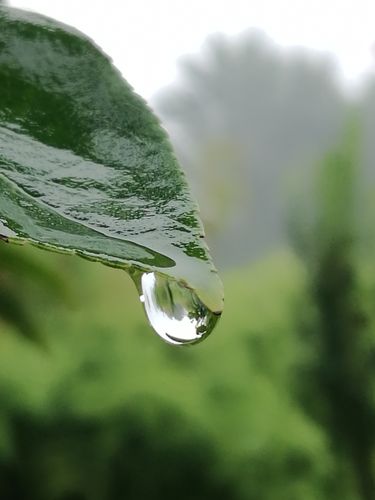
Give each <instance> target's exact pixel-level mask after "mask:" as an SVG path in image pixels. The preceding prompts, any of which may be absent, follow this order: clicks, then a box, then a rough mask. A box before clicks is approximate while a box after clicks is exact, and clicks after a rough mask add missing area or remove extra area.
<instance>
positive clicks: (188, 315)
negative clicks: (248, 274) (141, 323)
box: [140, 273, 220, 345]
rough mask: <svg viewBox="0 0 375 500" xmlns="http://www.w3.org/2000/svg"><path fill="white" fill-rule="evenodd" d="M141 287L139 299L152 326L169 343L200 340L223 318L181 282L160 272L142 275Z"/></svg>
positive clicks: (190, 342)
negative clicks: (208, 307)
mask: <svg viewBox="0 0 375 500" xmlns="http://www.w3.org/2000/svg"><path fill="white" fill-rule="evenodd" d="M140 288H141V291H142V294H141V295H140V300H141V302H142V303H143V306H144V309H145V311H146V314H147V317H148V319H149V321H150V323H151V326H152V327H153V329H154V330H155V331H156V333H157V334H158V335H159V336H160V337H161V338H162V339H163V340H165V341H166V342H168V343H170V344H175V345H183V344H194V343H196V342H200V341H201V340H203V339H204V338H205V337H207V336H208V335H209V334H210V333H211V331H212V330H213V328H214V326H215V324H216V322H217V320H218V319H219V317H220V314H215V313H213V312H211V311H210V310H209V309H207V307H206V306H205V305H204V304H203V303H202V302H201V301H200V300H199V298H198V297H197V295H196V294H195V293H194V292H193V291H192V290H190V289H189V288H187V287H186V286H184V285H183V284H182V283H180V282H178V281H176V280H173V279H169V278H167V277H165V276H162V275H159V274H157V273H144V274H142V276H141V283H140Z"/></svg>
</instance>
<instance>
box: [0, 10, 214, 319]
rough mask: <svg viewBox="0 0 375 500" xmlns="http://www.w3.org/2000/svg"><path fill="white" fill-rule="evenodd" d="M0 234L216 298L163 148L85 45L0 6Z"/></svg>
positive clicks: (160, 135)
mask: <svg viewBox="0 0 375 500" xmlns="http://www.w3.org/2000/svg"><path fill="white" fill-rule="evenodd" d="M0 190H1V198H0V235H2V237H3V238H6V239H7V240H8V241H10V242H15V243H17V242H29V243H31V244H34V245H37V246H40V247H42V248H46V249H51V250H57V251H64V252H71V253H75V254H78V255H81V256H83V257H85V258H89V259H93V260H97V261H100V262H102V263H104V264H107V265H110V266H115V267H120V268H124V269H126V270H128V271H130V272H132V271H133V270H141V271H158V272H161V273H162V274H165V275H167V276H170V277H172V278H174V279H177V280H181V281H182V282H184V283H185V284H186V286H188V287H189V288H191V289H193V290H194V291H195V292H196V293H197V295H198V297H199V298H200V299H201V300H202V302H203V303H204V304H205V305H206V306H207V307H209V308H210V309H211V310H212V311H221V310H222V288H221V283H220V280H219V278H218V276H217V273H216V271H215V268H214V266H213V264H212V261H211V258H210V256H209V253H208V250H207V247H206V245H205V243H204V240H203V229H202V225H201V222H200V219H199V216H198V211H197V207H196V205H195V203H194V202H193V201H192V199H191V196H190V193H189V189H188V186H187V183H186V180H185V177H184V175H183V173H182V172H181V170H180V168H179V166H178V164H177V161H176V159H175V156H174V153H173V151H172V149H171V146H170V143H169V141H168V138H167V136H166V134H165V132H164V130H163V129H162V127H161V126H160V124H159V122H158V120H157V119H156V118H155V116H154V115H153V114H152V112H151V111H150V109H149V108H148V107H147V106H146V104H145V103H144V101H143V100H142V99H141V98H140V97H139V96H137V95H136V94H135V93H134V92H133V91H132V89H131V87H130V86H129V85H128V84H127V83H126V82H125V81H124V79H123V78H122V77H121V75H120V73H119V72H118V71H117V70H116V68H114V67H113V65H112V64H111V61H110V60H109V59H108V57H106V56H105V55H104V54H103V53H102V52H101V51H100V49H99V48H98V47H96V46H95V45H94V44H93V43H92V41H91V40H90V39H88V38H87V37H86V36H84V35H82V34H81V33H79V32H78V31H76V30H75V29H73V28H71V27H68V26H65V25H63V24H60V23H58V22H56V21H53V20H51V19H48V18H45V17H43V16H40V15H37V14H33V13H29V12H24V11H21V10H17V9H13V8H10V7H5V6H2V7H0Z"/></svg>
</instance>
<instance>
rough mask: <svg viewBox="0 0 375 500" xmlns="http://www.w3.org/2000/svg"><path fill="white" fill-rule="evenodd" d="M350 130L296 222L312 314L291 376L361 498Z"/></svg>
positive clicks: (368, 362)
mask: <svg viewBox="0 0 375 500" xmlns="http://www.w3.org/2000/svg"><path fill="white" fill-rule="evenodd" d="M357 135H358V134H357V132H356V131H354V127H353V128H351V129H350V132H348V133H347V135H346V137H345V141H344V143H343V144H342V145H341V147H340V148H339V149H338V150H336V151H334V152H332V153H330V154H328V155H327V157H326V159H325V161H324V162H323V164H322V168H321V170H320V174H319V176H318V183H317V190H316V193H315V203H314V212H315V213H314V215H313V217H312V218H311V219H310V224H309V223H308V221H307V220H306V219H305V220H303V221H301V225H300V229H303V233H301V232H300V233H299V238H298V239H297V241H299V250H300V251H301V252H302V255H303V257H304V258H305V259H307V263H308V269H309V284H310V290H311V297H312V302H313V305H314V308H315V314H314V315H313V318H314V319H313V321H312V322H310V324H309V326H308V327H307V329H305V330H304V331H305V334H306V333H307V332H309V335H308V336H307V338H308V339H309V341H310V342H309V353H310V354H309V358H310V361H309V362H306V360H304V361H305V366H304V368H303V370H302V371H304V372H305V377H304V378H302V379H301V378H300V377H298V378H299V381H300V384H301V386H300V393H301V395H302V397H303V400H304V402H305V406H306V407H307V408H308V409H309V410H310V411H311V412H312V414H313V415H314V416H315V417H316V418H317V419H318V420H319V421H320V423H321V424H323V425H324V426H325V427H326V429H327V431H328V435H329V436H330V438H331V441H332V443H333V445H334V449H335V451H336V453H337V455H338V457H339V459H338V462H337V481H338V482H341V483H342V482H344V483H345V482H349V483H350V478H351V477H356V478H357V482H358V485H359V491H360V496H361V498H363V499H364V500H373V499H374V498H375V477H374V463H373V456H374V451H375V406H374V398H373V380H374V377H375V365H374V362H373V360H374V354H375V340H374V331H373V323H372V322H371V319H370V317H369V315H368V314H367V311H366V308H365V304H366V302H367V299H366V296H365V291H364V289H363V287H362V286H361V282H360V270H359V266H360V261H359V259H358V256H359V255H360V254H359V243H360V240H359V236H360V227H361V225H362V220H359V219H358V211H357V208H358V201H357V200H358V197H359V195H360V193H361V191H360V184H359V179H360V175H359V173H360V172H359V169H358V164H359V154H358V151H359V145H358V140H357ZM310 208H311V206H310ZM300 213H301V212H300ZM311 220H312V221H313V224H311ZM372 220H373V219H372ZM307 227H310V229H312V230H311V231H310V232H309V231H306V228H307ZM301 243H302V245H301ZM305 313H306V311H305ZM305 340H306V338H305ZM309 387H310V389H308V388H309ZM314 394H315V397H312V395H314ZM351 471H352V472H351ZM348 487H349V486H348ZM349 498H351V497H349Z"/></svg>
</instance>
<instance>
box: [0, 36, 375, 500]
mask: <svg viewBox="0 0 375 500" xmlns="http://www.w3.org/2000/svg"><path fill="white" fill-rule="evenodd" d="M181 75H182V77H181V78H180V79H179V81H178V82H177V83H176V84H174V85H173V86H171V87H169V88H166V89H165V90H164V91H162V92H160V93H159V95H157V96H156V98H155V99H154V101H153V106H154V107H155V109H156V111H157V113H158V114H159V116H160V117H161V119H162V121H163V124H164V125H165V126H166V128H167V129H168V131H169V133H170V135H171V138H172V140H173V143H174V146H175V149H176V152H177V154H178V156H179V159H180V161H181V163H182V165H183V166H184V168H185V170H186V172H187V174H188V177H189V180H190V182H191V184H192V186H193V190H194V191H195V194H196V197H197V198H198V200H199V203H200V206H201V211H202V217H203V219H204V221H205V223H206V228H207V236H208V240H209V243H210V246H211V249H212V253H213V254H214V256H215V257H216V260H217V262H218V263H219V267H220V269H221V271H222V275H223V278H224V283H225V288H226V308H225V313H224V315H223V318H222V320H221V322H220V324H219V326H218V328H217V330H216V331H215V333H214V334H213V335H212V337H210V338H209V340H208V341H206V342H205V343H203V344H200V345H199V346H197V347H194V348H175V347H172V346H168V345H164V344H162V343H161V341H160V339H159V338H158V337H157V336H156V335H153V332H152V330H151V328H150V327H148V326H147V324H146V320H145V317H144V315H143V312H142V309H141V304H140V303H139V300H138V297H137V294H136V291H135V288H134V286H133V284H132V283H131V281H130V279H129V278H128V277H127V275H126V274H125V273H123V272H121V271H118V270H113V269H109V268H105V267H104V266H101V265H98V264H93V263H88V262H85V261H81V260H80V259H78V258H73V257H68V256H62V255H57V254H56V255H55V254H48V253H46V252H42V251H39V250H37V249H33V248H29V247H10V246H9V245H7V244H6V243H5V242H1V241H0V333H1V336H0V498H1V499H4V500H21V499H22V500H25V499H27V500H120V499H125V498H126V499H159V498H160V499H179V500H184V499H194V500H195V499H202V500H203V499H204V500H209V499H211V498H212V499H233V500H236V499H238V500H253V499H254V500H284V499H285V500H294V499H295V500H301V499H303V500H315V499H319V500H320V499H322V500H324V499H327V500H328V499H330V500H331V499H340V500H360V499H367V500H370V499H374V498H375V464H374V451H375V442H374V440H375V414H374V413H375V392H374V385H375V377H374V375H375V373H374V370H375V308H374V303H375V260H374V244H375V234H374V224H373V221H374V220H375V217H374V216H375V204H374V194H375V168H374V161H375V149H374V148H375V146H374V141H373V137H374V134H375V80H374V81H371V80H370V81H368V82H367V85H366V86H365V88H364V91H363V92H362V94H361V95H356V96H355V97H353V96H348V95H347V94H346V93H345V91H344V90H343V87H342V85H341V83H340V81H338V79H337V77H336V76H335V72H334V71H333V69H332V67H331V65H330V64H329V63H328V62H327V60H325V59H324V58H323V57H320V56H318V55H317V54H315V53H314V54H312V53H309V52H308V51H295V52H293V53H290V52H288V53H285V52H283V51H281V50H280V49H278V48H277V47H276V46H274V45H273V44H272V43H271V42H270V41H269V40H267V39H266V38H264V37H262V36H259V35H256V34H254V33H252V32H249V33H245V34H243V35H242V36H240V37H237V38H227V37H225V36H219V35H217V36H214V37H211V38H209V39H208V40H207V42H206V44H205V46H204V47H203V49H202V53H201V54H200V55H198V56H196V57H195V58H192V57H191V58H186V59H185V60H184V61H183V62H182V64H181Z"/></svg>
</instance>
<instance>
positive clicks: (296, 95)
mask: <svg viewBox="0 0 375 500" xmlns="http://www.w3.org/2000/svg"><path fill="white" fill-rule="evenodd" d="M344 107H345V105H344V99H343V98H342V96H341V94H340V90H339V86H338V85H337V82H336V80H335V73H334V71H333V68H332V64H331V63H330V61H329V60H326V59H324V58H323V57H321V56H319V57H318V56H316V55H315V54H314V53H311V52H308V51H297V50H296V51H294V52H285V51H282V50H280V49H277V48H276V47H275V46H274V45H273V44H271V42H270V41H269V40H267V39H266V38H265V37H262V36H260V35H259V34H252V33H244V34H243V35H242V36H239V37H238V38H227V37H225V36H223V35H216V36H212V37H211V38H209V39H208V41H207V42H206V45H205V47H204V50H203V51H202V54H201V55H200V56H196V57H194V58H193V57H191V58H185V59H184V60H183V61H182V63H181V77H180V81H179V82H178V83H176V84H173V85H172V86H170V87H167V88H166V89H165V90H164V91H162V92H161V93H160V95H158V96H156V98H155V108H156V110H157V112H158V113H159V115H160V116H161V118H162V120H163V123H165V125H166V127H167V129H168V130H169V132H170V135H171V137H172V141H173V143H174V146H175V148H176V151H177V154H178V156H179V159H180V161H181V162H182V164H183V166H184V167H185V169H186V171H187V174H188V176H189V177H190V181H191V183H192V185H193V188H195V194H196V196H197V198H198V200H199V203H200V206H201V210H202V215H203V218H204V220H205V222H206V225H207V229H208V236H209V242H210V243H211V246H212V248H213V250H214V253H216V256H217V258H218V259H219V263H220V264H222V265H223V264H224V265H239V264H241V263H242V262H246V261H248V260H249V259H250V258H252V257H254V256H257V255H259V254H260V252H264V251H265V250H267V249H268V248H270V247H272V246H273V245H275V244H280V241H282V240H284V241H285V239H286V232H285V227H284V221H283V213H284V211H285V208H286V206H287V199H286V196H285V195H287V194H288V191H287V189H285V188H286V184H287V181H288V179H289V177H291V176H293V175H295V174H297V175H298V173H299V170H301V169H306V168H308V167H309V165H311V164H312V160H315V159H318V158H320V156H321V155H322V153H323V152H324V151H326V150H327V148H329V147H330V146H331V145H332V144H333V143H334V141H335V140H336V139H337V135H338V131H339V128H340V124H341V122H342V115H343V110H344ZM233 241H236V245H232V242H233Z"/></svg>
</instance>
